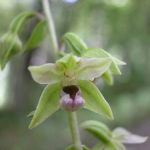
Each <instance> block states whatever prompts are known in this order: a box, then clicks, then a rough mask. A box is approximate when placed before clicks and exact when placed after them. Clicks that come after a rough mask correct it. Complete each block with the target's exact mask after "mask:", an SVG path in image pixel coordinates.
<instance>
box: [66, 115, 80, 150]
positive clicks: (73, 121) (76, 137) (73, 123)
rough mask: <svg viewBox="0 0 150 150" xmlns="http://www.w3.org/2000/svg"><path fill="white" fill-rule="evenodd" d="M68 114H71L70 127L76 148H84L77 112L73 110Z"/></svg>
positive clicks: (78, 149)
mask: <svg viewBox="0 0 150 150" xmlns="http://www.w3.org/2000/svg"><path fill="white" fill-rule="evenodd" d="M68 114H69V122H70V129H71V134H72V139H73V145H74V150H82V144H81V140H80V135H79V130H78V122H77V116H76V112H72V113H68Z"/></svg>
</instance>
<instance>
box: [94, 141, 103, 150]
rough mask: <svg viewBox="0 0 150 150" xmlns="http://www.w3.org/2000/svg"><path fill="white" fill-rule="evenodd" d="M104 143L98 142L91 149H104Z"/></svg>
mask: <svg viewBox="0 0 150 150" xmlns="http://www.w3.org/2000/svg"><path fill="white" fill-rule="evenodd" d="M105 145H106V144H104V143H102V142H101V143H99V144H97V145H96V146H94V147H93V148H92V150H103V149H104V147H105Z"/></svg>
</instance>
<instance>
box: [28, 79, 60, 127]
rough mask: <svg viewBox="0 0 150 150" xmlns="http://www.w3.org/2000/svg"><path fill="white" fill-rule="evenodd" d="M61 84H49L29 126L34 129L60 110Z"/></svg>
mask: <svg viewBox="0 0 150 150" xmlns="http://www.w3.org/2000/svg"><path fill="white" fill-rule="evenodd" d="M60 89H61V82H57V83H53V84H49V85H48V86H47V87H46V88H45V89H44V91H43V93H42V95H41V97H40V100H39V103H38V106H37V108H36V111H35V114H34V116H33V119H32V121H31V123H30V125H29V128H30V129H32V128H34V127H36V126H37V125H38V124H40V123H41V122H43V121H44V120H45V119H46V118H48V117H49V116H50V115H51V114H53V113H54V112H55V111H56V110H58V109H59V100H60V96H59V93H60Z"/></svg>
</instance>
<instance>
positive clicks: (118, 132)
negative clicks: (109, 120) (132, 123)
mask: <svg viewBox="0 0 150 150" xmlns="http://www.w3.org/2000/svg"><path fill="white" fill-rule="evenodd" d="M112 134H113V137H114V139H116V140H118V141H120V142H122V143H128V144H136V143H143V142H145V141H146V140H147V138H148V137H142V136H138V135H135V134H132V133H130V132H129V131H127V130H126V129H124V128H121V127H118V128H116V129H115V130H113V132H112Z"/></svg>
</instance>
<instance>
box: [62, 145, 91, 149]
mask: <svg viewBox="0 0 150 150" xmlns="http://www.w3.org/2000/svg"><path fill="white" fill-rule="evenodd" d="M82 148H83V150H90V149H89V148H87V147H86V146H85V145H82ZM65 150H74V147H73V145H71V146H69V147H67V148H66V149H65Z"/></svg>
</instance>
